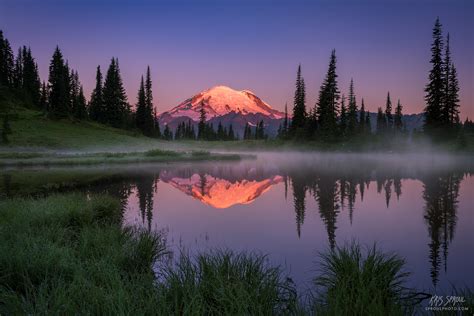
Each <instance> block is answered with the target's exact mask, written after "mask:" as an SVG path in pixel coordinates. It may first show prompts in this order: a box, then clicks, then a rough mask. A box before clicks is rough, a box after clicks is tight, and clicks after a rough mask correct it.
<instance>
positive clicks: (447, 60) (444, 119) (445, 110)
mask: <svg viewBox="0 0 474 316" xmlns="http://www.w3.org/2000/svg"><path fill="white" fill-rule="evenodd" d="M451 64H452V63H451V49H450V48H449V33H448V35H447V37H446V49H445V53H444V61H443V80H444V94H443V100H442V109H441V114H440V120H441V122H440V123H441V124H442V125H444V126H445V127H449V125H450V115H449V107H450V106H449V101H450V100H449V99H450V93H449V92H450V91H449V88H450V79H451Z"/></svg>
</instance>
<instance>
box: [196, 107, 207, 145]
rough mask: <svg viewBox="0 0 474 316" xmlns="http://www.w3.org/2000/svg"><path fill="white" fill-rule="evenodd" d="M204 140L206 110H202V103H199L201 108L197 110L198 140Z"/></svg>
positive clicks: (205, 136)
mask: <svg viewBox="0 0 474 316" xmlns="http://www.w3.org/2000/svg"><path fill="white" fill-rule="evenodd" d="M206 138H207V133H206V110H205V108H204V102H202V101H201V107H200V108H199V123H198V139H199V140H203V139H206Z"/></svg>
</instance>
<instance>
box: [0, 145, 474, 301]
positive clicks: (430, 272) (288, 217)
mask: <svg viewBox="0 0 474 316" xmlns="http://www.w3.org/2000/svg"><path fill="white" fill-rule="evenodd" d="M470 158H471V157H466V158H463V159H461V158H458V159H455V158H452V157H449V156H444V155H436V154H424V155H408V154H406V155H395V154H371V155H362V154H352V155H351V154H309V153H308V154H304V153H279V154H269V153H262V154H259V155H258V157H257V159H249V160H242V161H238V162H215V161H213V162H212V163H209V162H199V163H196V162H193V163H171V164H140V165H127V166H96V167H87V168H85V167H68V168H65V167H62V168H34V167H30V168H24V169H4V170H2V171H0V182H1V183H0V188H1V191H0V192H1V195H2V198H5V197H13V196H24V195H31V196H42V195H48V194H51V193H54V192H69V191H76V190H79V191H85V192H88V193H104V192H105V193H108V194H110V195H112V196H116V197H118V198H119V199H120V200H121V201H122V205H123V207H124V210H125V223H126V224H128V225H139V226H143V227H144V228H145V229H150V230H159V231H162V232H164V233H165V234H166V238H167V243H168V245H169V247H170V249H171V250H173V253H174V257H175V258H176V256H179V253H180V252H182V251H185V252H190V253H195V252H197V251H206V250H209V249H215V248H230V249H233V250H246V251H253V252H258V253H263V254H267V255H268V260H269V262H271V263H272V264H278V265H281V266H283V267H284V269H285V271H286V273H287V274H288V275H289V277H291V278H292V279H293V280H294V282H295V283H296V285H297V287H298V288H299V289H300V290H302V291H304V290H305V289H307V288H309V287H310V283H311V280H312V279H313V278H314V277H315V276H316V275H317V274H318V260H319V257H318V253H319V252H321V251H324V250H327V249H330V248H334V247H337V245H343V244H344V243H350V242H351V241H352V240H357V241H359V242H361V243H362V244H364V245H367V246H368V247H370V246H372V245H373V244H374V243H377V245H378V246H379V247H380V248H382V249H383V250H384V251H387V252H393V253H396V254H398V255H400V256H402V257H403V258H405V259H406V263H407V265H406V268H407V270H408V271H411V272H412V275H411V277H410V279H409V285H411V286H415V287H416V288H418V289H419V290H423V289H425V290H433V289H434V291H435V293H436V291H438V293H442V292H443V293H446V292H449V290H450V289H451V286H452V285H454V286H456V287H464V286H467V287H470V288H473V287H474V273H472V267H473V266H474V251H473V250H474V230H473V224H474V203H473V201H474V176H473V171H474V167H473V162H472V159H470Z"/></svg>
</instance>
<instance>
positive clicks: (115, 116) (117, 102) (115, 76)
mask: <svg viewBox="0 0 474 316" xmlns="http://www.w3.org/2000/svg"><path fill="white" fill-rule="evenodd" d="M103 97H104V105H105V106H104V110H105V111H104V118H105V122H106V123H107V124H110V125H111V126H114V127H125V126H126V125H127V120H128V116H129V114H130V107H129V105H128V103H127V96H126V94H125V89H124V87H123V82H122V77H121V75H120V67H119V63H118V59H116V58H112V60H111V62H110V66H109V69H108V70H107V75H106V77H105V83H104V90H103Z"/></svg>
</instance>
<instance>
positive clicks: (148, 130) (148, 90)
mask: <svg viewBox="0 0 474 316" xmlns="http://www.w3.org/2000/svg"><path fill="white" fill-rule="evenodd" d="M145 104H146V107H145V110H146V111H145V131H144V134H145V135H147V136H152V135H153V134H154V126H155V123H154V119H155V117H154V115H153V113H154V106H153V92H152V82H151V73H150V66H148V67H147V69H146V80H145Z"/></svg>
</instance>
